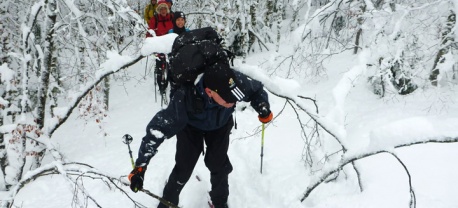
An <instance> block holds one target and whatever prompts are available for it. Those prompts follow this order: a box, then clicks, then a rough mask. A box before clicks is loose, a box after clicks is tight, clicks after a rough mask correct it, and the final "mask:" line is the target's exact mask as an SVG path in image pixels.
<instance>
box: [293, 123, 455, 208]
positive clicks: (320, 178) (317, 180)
mask: <svg viewBox="0 0 458 208" xmlns="http://www.w3.org/2000/svg"><path fill="white" fill-rule="evenodd" d="M455 142H458V132H457V133H456V136H453V137H450V136H437V137H435V138H424V139H423V140H422V139H419V140H417V141H411V142H405V143H402V142H400V143H401V144H399V145H396V146H394V147H393V149H397V148H402V147H408V146H413V145H417V144H428V143H455ZM386 149H389V148H385V149H379V150H373V151H366V152H359V153H354V154H346V155H344V157H343V159H342V161H340V162H339V163H337V164H334V165H330V166H328V167H326V169H324V170H323V171H322V173H321V174H319V175H317V176H315V177H314V178H313V179H312V180H311V181H310V183H309V185H308V187H307V189H306V191H305V192H304V195H303V197H302V198H301V202H303V201H304V200H305V199H307V197H308V196H309V195H310V193H311V192H312V191H313V190H314V189H315V188H316V187H318V186H319V185H320V184H321V183H323V182H324V181H325V180H326V178H328V177H329V176H331V175H332V174H334V173H337V172H338V171H339V170H341V169H342V168H343V167H344V166H346V165H348V164H349V163H353V162H355V161H357V160H360V159H364V158H367V157H370V156H374V155H377V154H380V153H389V151H387V150H386ZM365 150H367V149H365ZM410 186H411V184H410ZM411 192H412V190H411Z"/></svg>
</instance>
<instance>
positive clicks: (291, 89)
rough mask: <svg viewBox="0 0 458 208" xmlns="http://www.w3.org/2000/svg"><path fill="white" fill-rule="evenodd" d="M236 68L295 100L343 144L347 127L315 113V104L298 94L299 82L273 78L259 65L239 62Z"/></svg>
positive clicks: (273, 90)
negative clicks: (306, 101) (312, 104)
mask: <svg viewBox="0 0 458 208" xmlns="http://www.w3.org/2000/svg"><path fill="white" fill-rule="evenodd" d="M234 69H235V70H237V71H240V72H242V73H244V74H246V75H247V76H249V77H252V78H254V79H256V80H258V81H260V82H262V83H263V84H264V87H266V88H267V90H269V92H271V93H272V94H274V95H276V96H278V97H282V98H286V99H289V100H291V101H293V102H294V103H295V104H296V105H297V106H298V107H299V108H301V110H303V111H304V112H305V113H306V114H307V115H309V116H310V117H311V118H312V119H313V120H314V121H315V122H317V123H318V125H320V126H321V127H322V128H323V129H324V130H325V131H326V132H328V133H329V134H330V135H331V136H333V137H334V138H336V140H337V141H338V142H339V143H340V144H341V145H342V142H341V140H342V139H341V138H344V135H345V129H344V128H343V126H341V125H338V124H337V123H336V122H334V121H332V120H330V119H327V118H326V117H324V116H322V115H319V114H317V113H314V111H315V110H314V109H313V107H314V106H313V107H312V106H310V105H309V104H307V103H305V101H304V99H302V98H301V97H303V96H302V95H300V94H297V92H300V90H298V89H299V88H300V85H299V83H297V82H295V81H294V80H287V79H283V78H279V77H273V78H271V77H269V76H267V75H266V74H265V73H264V70H262V69H261V68H259V67H258V66H253V65H248V64H238V65H236V66H235V67H234ZM342 146H343V145H342Z"/></svg>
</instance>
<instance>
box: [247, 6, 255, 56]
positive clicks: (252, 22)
mask: <svg viewBox="0 0 458 208" xmlns="http://www.w3.org/2000/svg"><path fill="white" fill-rule="evenodd" d="M249 17H250V18H249V21H247V25H251V28H252V29H253V31H255V29H256V26H257V23H256V5H255V4H254V3H253V2H251V5H250V16H249ZM247 35H248V36H249V37H248V49H247V50H248V51H253V46H254V42H255V41H256V36H255V35H254V34H250V33H248V32H247Z"/></svg>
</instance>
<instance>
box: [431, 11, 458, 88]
mask: <svg viewBox="0 0 458 208" xmlns="http://www.w3.org/2000/svg"><path fill="white" fill-rule="evenodd" d="M451 12H452V13H451V14H450V15H449V16H448V18H447V23H446V25H445V27H444V29H443V31H442V42H441V49H439V52H437V55H436V58H435V59H434V64H433V69H432V70H431V74H430V75H429V81H430V82H431V85H433V86H437V77H438V76H439V74H440V71H439V68H438V64H440V63H444V62H445V57H444V55H445V54H447V53H448V52H449V50H450V43H452V42H454V41H455V39H454V38H453V37H452V36H451V35H450V34H451V33H452V29H453V27H454V26H455V22H456V19H455V18H456V15H455V13H453V11H451Z"/></svg>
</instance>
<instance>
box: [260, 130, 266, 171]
mask: <svg viewBox="0 0 458 208" xmlns="http://www.w3.org/2000/svg"><path fill="white" fill-rule="evenodd" d="M264 129H265V128H264V123H262V133H261V174H262V158H263V157H264Z"/></svg>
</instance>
